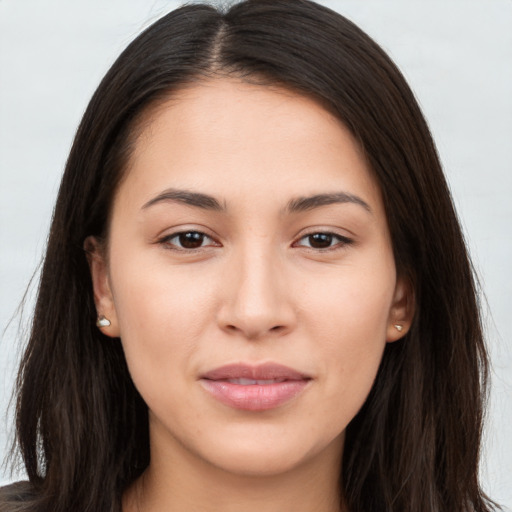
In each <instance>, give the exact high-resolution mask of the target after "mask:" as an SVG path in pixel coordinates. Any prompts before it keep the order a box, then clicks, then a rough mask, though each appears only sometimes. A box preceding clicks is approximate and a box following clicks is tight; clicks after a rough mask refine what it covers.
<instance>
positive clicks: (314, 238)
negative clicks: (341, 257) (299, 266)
mask: <svg viewBox="0 0 512 512" xmlns="http://www.w3.org/2000/svg"><path fill="white" fill-rule="evenodd" d="M351 243H352V240H351V239H350V238H347V237H344V236H341V235H337V234H335V233H311V234H310V235H306V236H303V237H302V238H301V239H300V240H299V241H298V243H297V245H298V246H300V247H308V248H310V249H317V250H322V249H335V248H338V247H343V246H345V245H349V244H351Z"/></svg>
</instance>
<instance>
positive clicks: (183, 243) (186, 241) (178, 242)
mask: <svg viewBox="0 0 512 512" xmlns="http://www.w3.org/2000/svg"><path fill="white" fill-rule="evenodd" d="M160 243H162V244H165V245H168V246H171V248H172V249H176V250H194V249H201V248H202V247H208V246H212V245H218V244H217V243H216V242H215V241H214V240H213V239H212V238H211V237H209V236H208V235H207V234H205V233H202V232H201V231H181V232H179V233H173V234H171V235H168V236H166V237H164V238H162V239H161V240H160Z"/></svg>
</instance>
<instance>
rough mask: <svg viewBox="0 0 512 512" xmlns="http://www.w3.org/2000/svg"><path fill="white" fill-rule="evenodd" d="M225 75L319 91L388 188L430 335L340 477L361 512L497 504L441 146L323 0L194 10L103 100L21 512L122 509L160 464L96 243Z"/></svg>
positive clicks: (29, 377) (84, 131)
mask: <svg viewBox="0 0 512 512" xmlns="http://www.w3.org/2000/svg"><path fill="white" fill-rule="evenodd" d="M219 76H225V77H238V78H241V79H243V80H245V81H248V82H251V83H256V84H258V85H261V86H279V87H284V88H288V89H291V90H293V91H296V92H299V93H301V94H304V95H308V96H310V97H313V98H315V99H316V101H318V102H319V103H320V104H321V105H322V106H324V108H327V109H329V111H331V112H332V113H334V114H335V115H336V116H337V117H338V118H339V119H340V120H341V121H342V122H343V123H344V124H345V125H346V126H347V127H348V128H349V129H350V131H351V132H352V133H353V135H354V136H355V138H356V140H357V141H358V142H359V144H360V146H361V148H362V150H363V152H364V155H365V157H366V159H367V161H368V163H369V167H370V169H371V171H372V172H373V175H374V177H375V179H376V180H377V183H378V184H379V186H380V189H381V192H382V196H383V201H384V205H385V209H386V215H387V219H388V224H389V227H390V233H391V237H392V242H393V248H394V255H395V261H396V264H397V269H398V272H399V273H402V274H403V275H406V276H407V277H408V278H409V279H410V280H411V282H412V283H413V286H414V294H415V301H416V305H415V306H416V314H415V319H414V322H413V326H412V328H411V330H410V332H409V333H408V334H407V336H406V337H405V339H403V340H402V341H401V342H399V343H394V344H388V346H387V348H386V350H385V353H384V357H383V361H382V364H381V367H380V369H379V372H378V375H377V378H376V381H375V383H374V386H373V388H372V391H371V393H370V395H369V397H368V399H367V400H366V402H365V404H364V406H363V407H362V409H361V411H360V412H359V413H358V415H357V416H356V418H355V419H354V420H353V421H352V422H351V424H350V425H349V426H348V428H347V436H346V443H345V450H344V460H343V466H342V468H341V475H340V485H341V488H342V492H343V494H344V496H345V500H346V502H347V504H348V508H349V509H350V510H351V511H353V512H363V511H366V512H367V511H369V510H372V511H377V510H386V511H397V512H398V511H403V512H405V511H409V510H415V511H416V512H434V511H436V512H439V511H444V512H469V511H475V512H486V511H489V510H491V508H492V504H491V502H490V501H489V500H487V498H486V497H485V496H484V495H483V493H482V492H481V490H480V488H479V483H478V459H479V449H480V437H481V425H482V415H483V404H484V400H485V390H486V384H487V376H488V361H487V354H486V350H485V346H484V342H483V336H482V329H481V325H480V317H479V308H478V303H477V290H476V287H475V283H474V279H473V274H472V269H471V265H470V262H469V259H468V256H467V251H466V248H465V244H464V240H463V237H462V234H461V230H460V227H459V224H458V221H457V217H456V214H455V211H454V208H453V205H452V201H451V198H450V192H449V189H448V186H447V184H446V181H445V178H444V176H443V173H442V170H441V166H440V163H439V159H438V156H437V152H436V148H435V146H434V143H433V141H432V137H431V135H430V133H429V130H428V127H427V124H426V122H425V120H424V118H423V116H422V114H421V111H420V109H419V107H418V105H417V102H416V100H415V98H414V95H413V93H412V92H411V90H410V89H409V87H408V86H407V84H406V82H405V80H404V78H403V77H402V75H401V74H400V72H399V71H398V69H397V68H396V67H395V65H394V64H393V63H392V61H391V60H390V59H389V57H388V56H387V55H386V54H385V53H384V52H383V51H382V49H381V48H380V47H379V46H378V45H377V44H376V43H375V42H374V41H373V40H372V39H370V38H369V37H368V36H367V35H366V34H365V33H364V32H362V31H361V30H360V29H359V28H357V27H356V26H355V25H354V24H353V23H351V22H350V21H348V20H347V19H345V18H344V17H342V16H341V15H339V14H337V13H334V12H333V11H331V10H329V9H327V8H326V7H322V6H320V5H317V4H314V3H313V2H310V1H308V0H294V1H291V0H249V1H245V2H240V3H238V4H235V5H233V6H232V7H231V8H229V9H228V10H216V9H214V8H213V7H212V6H209V5H203V4H193V5H188V6H185V7H182V8H180V9H177V10H175V11H173V12H171V13H169V14H168V15H166V16H164V17H163V18H161V19H160V20H158V21H157V22H156V23H154V24H153V25H152V26H151V27H149V28H148V29H147V30H145V31H144V32H143V33H142V34H141V35H139V36H138V37H137V38H136V39H135V40H134V41H133V42H132V43H131V44H130V45H129V46H128V47H127V49H126V50H125V51H124V52H123V53H122V54H121V56H120V57H119V58H118V59H117V61H116V62H115V63H114V65H113V66H112V67H111V69H110V70H109V71H108V73H107V74H106V76H105V78H104V79H103V80H102V82H101V84H100V85H99V87H98V89H97V91H96V92H95V94H94V96H93V98H92V99H91V102H90V104H89V106H88V108H87V110H86V112H85V114H84V117H83V119H82V122H81V123H80V126H79V129H78V131H77V134H76V137H75V141H74V143H73V146H72V149H71V152H70V155H69V159H68V161H67V164H66V169H65V173H64V176H63V179H62V183H61V186H60V190H59V194H58V199H57V204H56V207H55V211H54V216H53V221H52V226H51V231H50V237H49V242H48V247H47V253H46V258H45V262H44V267H43V270H42V275H41V282H40V287H39V293H38V299H37V303H36V308H35V313H34V320H33V326H32V333H31V335H30V339H29V341H28V346H27V349H26V352H25V355H24V357H23V360H22V364H21V369H20V373H19V376H18V380H17V387H18V400H17V408H16V414H17V440H18V446H19V449H20V452H21V455H22V457H23V460H24V464H25V467H26V470H27V473H28V476H29V480H30V483H31V495H30V498H26V506H24V507H21V508H20V510H37V511H50V510H51V511H52V512H64V511H66V512H67V511H69V510H80V511H81V512H89V511H90V512H93V511H94V512H97V511H98V510H108V511H119V510H120V509H121V508H120V507H121V497H122V493H123V491H124V490H125V489H126V488H127V487H128V486H129V485H130V484H131V483H132V482H133V481H134V480H135V479H137V478H138V477H139V476H140V475H141V473H142V472H143V471H144V469H145V468H146V467H147V465H148V463H149V456H150V454H149V433H148V418H147V407H146V405H145V403H144V402H143V400H142V398H141V396H140V395H139V393H138V392H137V390H136V389H135V387H134V385H133V383H132V380H131V378H130V375H129V372H128V368H127V365H126V361H125V358H124V355H123V351H122V347H121V344H120V342H119V340H111V339H110V338H107V337H106V336H104V335H103V334H101V332H99V330H98V329H97V328H96V327H95V319H96V310H95V305H94V300H93V294H92V286H91V279H90V274H89V269H88V265H87V260H86V256H85V254H84V250H83V242H84V240H85V238H86V237H87V236H90V235H94V236H96V237H99V238H100V239H103V240H107V239H108V225H109V218H110V215H111V209H112V204H113V200H114V197H115V193H116V191H117V190H118V187H119V184H120V182H121V180H122V179H123V175H124V174H125V173H126V172H127V169H129V160H130V156H131V154H132V152H133V149H134V147H135V143H136V140H137V137H138V136H139V135H140V132H141V130H142V129H143V127H144V123H146V122H148V118H147V113H148V112H149V111H150V110H149V109H152V108H154V107H155V106H156V105H158V103H159V102H162V101H165V100H168V99H169V98H172V97H173V94H175V93H176V91H178V90H179V89H180V88H183V87H185V86H187V84H192V83H197V81H204V80H208V79H211V78H213V77H219ZM0 502H1V500H0ZM0 507H1V504H0Z"/></svg>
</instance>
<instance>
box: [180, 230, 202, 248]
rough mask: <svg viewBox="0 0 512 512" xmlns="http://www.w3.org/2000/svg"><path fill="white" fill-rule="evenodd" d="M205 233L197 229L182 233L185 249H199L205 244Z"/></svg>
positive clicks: (182, 243)
mask: <svg viewBox="0 0 512 512" xmlns="http://www.w3.org/2000/svg"><path fill="white" fill-rule="evenodd" d="M203 238H204V235H203V234H202V233H198V232H197V231H190V232H188V233H181V234H180V244H181V246H182V247H184V248H185V249H197V248H198V247H201V245H202V244H203Z"/></svg>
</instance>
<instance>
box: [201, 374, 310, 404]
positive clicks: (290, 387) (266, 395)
mask: <svg viewBox="0 0 512 512" xmlns="http://www.w3.org/2000/svg"><path fill="white" fill-rule="evenodd" d="M308 382H309V381H308V380H287V381H284V382H276V383H275V384H252V385H248V386H243V385H241V384H232V383H231V382H227V381H224V380H208V379H201V383H202V385H203V387H204V388H205V389H206V391H208V392H209V393H211V394H212V395H213V397H214V398H216V399H217V400H218V401H219V402H221V403H223V404H224V405H228V406H229V407H233V408H235V409H242V410H245V411H266V410H268V409H275V408H276V407H279V406H280V405H283V404H285V403H286V402H288V401H290V400H291V399H292V398H295V397H296V396H297V395H298V394H299V393H301V392H302V391H303V390H304V388H305V387H306V386H307V385H308Z"/></svg>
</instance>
